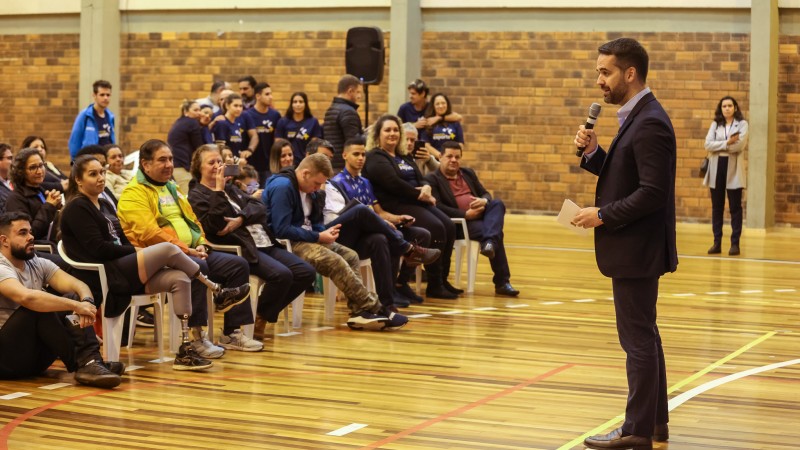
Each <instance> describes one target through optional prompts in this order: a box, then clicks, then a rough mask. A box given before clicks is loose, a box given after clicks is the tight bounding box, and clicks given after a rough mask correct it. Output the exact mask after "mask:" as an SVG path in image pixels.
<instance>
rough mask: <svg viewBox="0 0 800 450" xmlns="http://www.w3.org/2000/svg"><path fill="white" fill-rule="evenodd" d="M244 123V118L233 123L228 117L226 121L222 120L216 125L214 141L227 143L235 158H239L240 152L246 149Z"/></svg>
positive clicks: (239, 118)
mask: <svg viewBox="0 0 800 450" xmlns="http://www.w3.org/2000/svg"><path fill="white" fill-rule="evenodd" d="M243 122H244V121H243V120H242V116H239V117H238V118H237V119H236V120H234V121H233V122H231V121H230V120H228V118H227V117H226V118H225V120H220V121H219V122H217V123H216V124H215V125H214V129H213V130H212V131H213V132H214V140H215V141H225V143H226V144H227V145H228V147H229V148H230V149H231V151H232V152H233V155H234V156H239V151H240V150H241V149H243V148H247V147H244V142H243V140H242V133H244V123H243Z"/></svg>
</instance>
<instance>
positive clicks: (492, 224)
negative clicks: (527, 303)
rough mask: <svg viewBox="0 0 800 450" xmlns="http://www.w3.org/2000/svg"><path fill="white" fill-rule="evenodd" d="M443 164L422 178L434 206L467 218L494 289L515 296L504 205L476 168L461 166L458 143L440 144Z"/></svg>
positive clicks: (472, 236) (451, 214)
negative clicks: (490, 191)
mask: <svg viewBox="0 0 800 450" xmlns="http://www.w3.org/2000/svg"><path fill="white" fill-rule="evenodd" d="M442 150H443V151H444V153H443V154H442V165H441V167H439V170H438V171H436V172H431V173H429V174H428V175H427V176H426V177H425V180H426V181H428V183H430V185H431V190H432V193H433V196H434V198H436V207H437V208H439V209H441V210H442V211H443V212H444V213H445V214H447V215H448V216H449V217H460V218H463V219H467V231H469V238H470V239H473V240H476V241H480V243H481V247H480V248H481V254H482V255H484V256H486V257H487V258H489V263H490V264H491V266H492V272H494V279H493V281H494V287H495V288H494V291H495V293H497V294H500V295H509V296H517V295H519V291H518V290H516V289H514V287H513V286H511V282H510V280H511V272H510V271H509V270H508V258H507V257H506V248H505V244H504V243H503V224H504V223H505V214H506V206H505V204H503V202H502V200H499V199H492V194H490V193H489V192H488V191H487V190H486V189H484V187H483V185H482V184H481V182H480V181H479V180H478V176H477V175H475V171H473V170H472V169H468V168H466V167H461V152H462V150H461V146H460V145H459V144H458V142H452V141H451V142H445V143H444V144H443V145H442Z"/></svg>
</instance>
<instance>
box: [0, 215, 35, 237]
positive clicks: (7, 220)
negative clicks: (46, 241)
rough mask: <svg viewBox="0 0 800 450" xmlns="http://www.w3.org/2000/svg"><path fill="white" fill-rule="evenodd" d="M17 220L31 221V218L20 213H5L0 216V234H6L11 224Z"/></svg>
mask: <svg viewBox="0 0 800 450" xmlns="http://www.w3.org/2000/svg"><path fill="white" fill-rule="evenodd" d="M18 220H27V221H28V222H30V221H31V216H29V215H28V214H27V213H24V212H22V211H6V212H4V213H2V214H0V234H8V229H9V228H11V224H12V223H14V222H16V221H18Z"/></svg>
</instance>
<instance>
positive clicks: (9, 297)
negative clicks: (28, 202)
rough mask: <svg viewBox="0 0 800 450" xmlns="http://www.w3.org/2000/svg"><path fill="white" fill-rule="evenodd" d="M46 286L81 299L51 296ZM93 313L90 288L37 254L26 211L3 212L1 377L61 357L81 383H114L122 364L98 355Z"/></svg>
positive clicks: (39, 369) (35, 372)
mask: <svg viewBox="0 0 800 450" xmlns="http://www.w3.org/2000/svg"><path fill="white" fill-rule="evenodd" d="M45 285H49V286H50V287H51V288H52V289H54V290H55V291H57V292H60V293H62V294H67V293H69V294H75V295H77V296H78V298H80V299H81V300H79V301H76V300H71V299H69V298H66V297H61V296H57V295H53V294H50V293H48V292H46V291H45V290H44V287H45ZM96 313H97V308H96V307H95V305H94V299H93V298H92V291H91V290H89V286H87V285H85V284H84V283H83V282H81V281H79V280H78V279H76V278H74V277H72V276H70V275H69V274H67V273H66V272H64V271H62V270H60V269H59V268H58V266H56V265H55V264H53V263H52V262H50V261H48V260H46V259H42V258H39V257H38V256H36V254H35V253H34V251H33V232H32V229H31V225H30V221H29V217H28V215H27V214H25V213H21V212H9V213H3V214H1V215H0V379H3V380H10V379H18V378H27V377H35V376H39V375H41V374H42V373H44V371H45V370H47V368H48V367H50V365H51V364H53V362H54V361H55V360H56V358H59V359H61V361H62V362H63V363H64V366H66V368H67V371H69V372H75V381H77V382H78V383H80V384H85V385H87V386H92V387H98V388H105V389H111V388H113V387H116V386H118V385H119V384H120V383H121V381H122V379H121V378H120V375H122V373H123V372H124V371H125V366H124V365H123V364H121V363H119V362H113V363H106V362H104V361H103V358H102V356H100V344H99V343H98V341H97V336H95V334H94V329H93V328H92V324H93V323H94V320H95V314H96Z"/></svg>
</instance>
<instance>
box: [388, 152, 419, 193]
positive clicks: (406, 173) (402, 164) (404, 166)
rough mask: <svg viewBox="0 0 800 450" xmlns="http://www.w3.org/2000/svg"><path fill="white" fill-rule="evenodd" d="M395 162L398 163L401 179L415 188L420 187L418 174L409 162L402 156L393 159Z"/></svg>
mask: <svg viewBox="0 0 800 450" xmlns="http://www.w3.org/2000/svg"><path fill="white" fill-rule="evenodd" d="M393 159H394V162H395V163H397V167H398V168H399V169H400V178H402V179H403V181H405V182H406V183H408V184H410V185H411V186H414V187H419V186H420V185H419V182H418V181H417V172H416V171H415V170H414V168H413V167H411V166H410V165H409V164H408V162H407V161H406V160H405V159H403V158H402V157H400V156H394V157H393Z"/></svg>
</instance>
